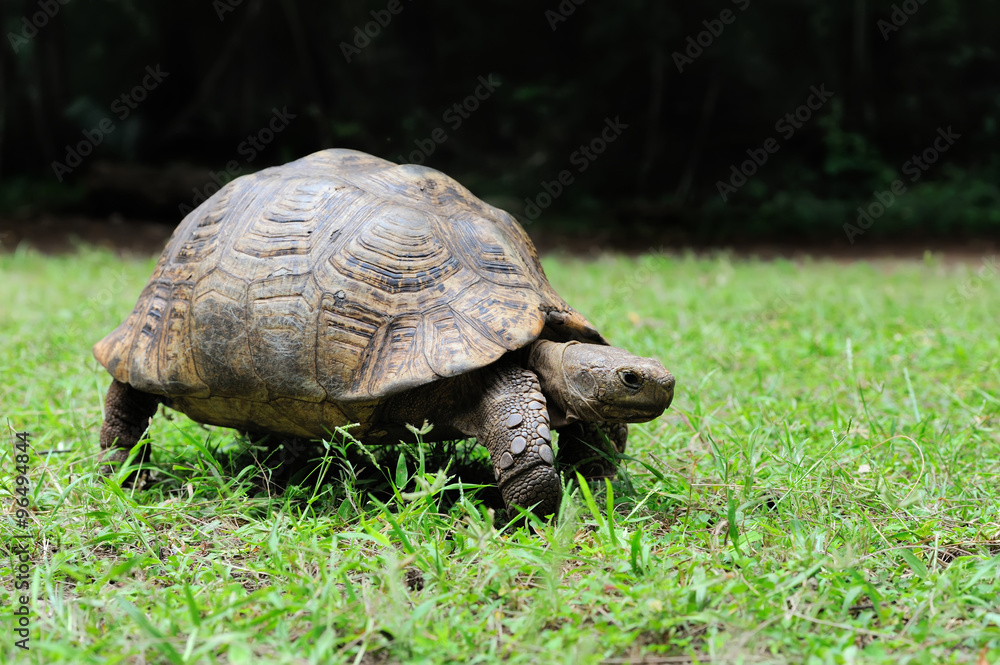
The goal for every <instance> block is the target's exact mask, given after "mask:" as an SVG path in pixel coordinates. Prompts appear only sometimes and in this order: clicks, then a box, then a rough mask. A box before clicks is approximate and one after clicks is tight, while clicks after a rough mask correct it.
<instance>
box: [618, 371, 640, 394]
mask: <svg viewBox="0 0 1000 665" xmlns="http://www.w3.org/2000/svg"><path fill="white" fill-rule="evenodd" d="M618 376H619V377H620V378H621V380H622V383H624V384H625V385H626V386H628V387H629V388H632V389H633V390H638V389H639V388H641V387H642V377H641V376H639V375H638V374H636V373H635V372H633V371H632V370H630V369H620V370H618Z"/></svg>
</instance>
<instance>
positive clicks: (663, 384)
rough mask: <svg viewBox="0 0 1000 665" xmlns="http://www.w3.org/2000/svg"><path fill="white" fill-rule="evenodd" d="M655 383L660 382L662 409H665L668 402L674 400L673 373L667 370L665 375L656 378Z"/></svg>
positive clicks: (668, 404)
mask: <svg viewBox="0 0 1000 665" xmlns="http://www.w3.org/2000/svg"><path fill="white" fill-rule="evenodd" d="M657 383H659V384H660V388H661V389H662V391H663V410H664V411H666V410H667V407H669V406H670V403H671V402H672V401H674V375H673V374H671V373H670V372H667V373H666V376H661V377H659V379H657Z"/></svg>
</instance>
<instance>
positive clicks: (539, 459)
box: [455, 363, 562, 516]
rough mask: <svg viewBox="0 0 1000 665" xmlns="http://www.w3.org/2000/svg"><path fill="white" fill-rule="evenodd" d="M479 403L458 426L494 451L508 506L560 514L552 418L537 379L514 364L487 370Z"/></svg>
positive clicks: (504, 364) (542, 513)
mask: <svg viewBox="0 0 1000 665" xmlns="http://www.w3.org/2000/svg"><path fill="white" fill-rule="evenodd" d="M483 378H484V379H485V383H486V385H485V386H484V390H483V394H482V397H481V399H480V400H479V402H478V404H477V405H475V406H474V407H473V408H472V409H471V411H470V412H468V413H467V414H465V415H464V416H463V417H460V419H459V422H457V423H455V424H456V425H457V426H458V427H459V429H462V430H463V431H466V432H467V433H470V434H471V435H472V436H475V437H476V440H477V441H478V442H479V443H480V444H482V445H483V446H485V447H486V448H487V449H488V450H489V451H490V459H491V460H492V462H493V470H494V473H495V474H496V478H497V484H498V485H499V487H500V493H501V494H502V495H503V499H504V503H505V504H506V505H507V506H508V508H509V507H512V506H520V507H522V508H530V507H532V506H534V508H533V512H534V513H535V514H536V515H540V516H546V515H554V514H556V513H557V512H558V511H559V501H560V498H561V497H562V485H561V483H560V481H559V474H557V473H556V471H555V468H554V467H553V462H554V459H553V455H552V446H551V443H552V439H551V435H550V433H549V414H548V409H547V408H546V405H545V397H544V396H543V395H542V391H541V386H540V385H539V383H538V377H537V376H536V375H535V374H534V372H531V371H529V370H526V369H523V368H521V367H518V366H517V365H514V364H513V363H498V364H497V365H494V366H493V367H490V368H487V369H486V370H484V374H483Z"/></svg>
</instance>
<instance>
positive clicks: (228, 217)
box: [94, 150, 603, 402]
mask: <svg viewBox="0 0 1000 665" xmlns="http://www.w3.org/2000/svg"><path fill="white" fill-rule="evenodd" d="M560 312H562V313H564V314H560ZM547 314H548V323H549V324H550V329H551V324H553V323H554V322H559V321H560V320H561V321H562V325H560V326H558V327H559V328H560V329H561V330H560V335H556V336H562V337H564V338H565V337H574V338H578V339H582V340H586V341H591V342H597V343H603V339H602V338H601V337H600V335H599V334H598V333H597V332H596V330H594V329H593V327H592V326H591V325H590V324H589V323H588V322H587V321H586V319H584V318H583V316H581V315H580V314H578V313H576V312H574V311H572V310H571V309H570V308H569V307H568V305H567V304H566V303H565V302H564V301H563V300H562V298H560V297H559V295H558V294H556V293H555V291H554V290H553V289H552V287H551V285H550V284H549V283H548V280H546V278H545V274H544V273H543V272H542V268H541V265H540V264H539V262H538V257H537V255H536V253H535V249H534V247H533V246H532V244H531V241H530V240H529V239H528V236H527V235H526V234H525V232H524V230H523V229H522V228H521V227H520V225H519V224H518V223H517V222H516V221H515V220H514V219H513V218H512V217H511V216H510V215H509V214H507V213H506V212H503V211H502V210H499V209H497V208H494V207H492V206H490V205H488V204H486V203H484V202H483V201H480V200H479V199H478V198H476V197H475V196H473V195H472V193H470V192H469V191H468V190H467V189H465V188H464V187H462V186H461V185H460V184H458V183H457V182H455V181H454V180H452V179H451V178H450V177H448V176H446V175H445V174H443V173H440V172H438V171H435V170H433V169H429V168H425V167H421V166H414V165H403V166H397V165H395V164H393V163H391V162H388V161H385V160H383V159H379V158H376V157H372V156H370V155H366V154H364V153H360V152H355V151H352V150H324V151H321V152H317V153H314V154H312V155H309V156H307V157H304V158H302V159H299V160H297V161H294V162H291V163H289V164H285V165H283V166H278V167H274V168H269V169H266V170H264V171H261V172H259V173H256V174H252V175H248V176H244V177H241V178H237V179H236V180H234V181H232V182H231V183H229V184H227V185H226V186H225V187H223V188H222V189H221V190H220V191H219V192H217V193H216V194H215V195H214V196H212V198H210V199H209V200H208V201H206V202H205V203H204V204H202V205H201V206H199V207H198V208H197V209H196V210H194V211H193V212H192V213H191V214H189V215H188V216H187V217H186V218H185V219H184V220H183V221H182V222H181V224H180V225H179V226H178V227H177V230H176V231H175V232H174V234H173V236H172V237H171V239H170V242H169V243H168V245H167V247H166V249H165V250H164V251H163V254H162V256H161V257H160V260H159V263H158V264H157V266H156V269H155V271H154V272H153V276H152V277H151V278H150V280H149V283H148V284H147V285H146V288H145V289H144V290H143V292H142V295H141V296H140V297H139V301H138V302H137V303H136V306H135V308H134V309H133V310H132V313H131V314H130V315H129V317H128V318H127V319H126V320H125V321H124V322H123V323H122V324H121V325H120V326H118V328H116V329H115V330H114V331H113V332H111V334H109V335H108V336H107V337H105V338H104V339H103V340H101V341H100V342H98V343H97V344H96V345H95V346H94V355H95V357H96V358H97V360H98V361H99V362H100V363H101V364H102V365H104V367H106V368H107V369H108V371H109V372H110V373H111V374H112V375H113V376H114V377H115V378H116V379H118V380H119V381H122V382H125V383H129V384H131V385H132V386H134V387H136V388H138V389H140V390H143V391H146V392H152V393H157V394H161V395H168V396H178V397H180V396H187V397H191V398H206V397H238V398H242V399H246V400H251V401H267V400H271V399H276V398H291V399H296V400H304V401H307V402H322V401H335V402H350V401H360V400H371V399H373V398H380V397H384V396H386V395H390V394H393V393H396V392H399V391H402V390H405V389H407V388H412V387H415V386H419V385H423V384H425V383H427V382H430V381H434V380H436V379H439V378H442V377H449V376H455V375H457V374H461V373H463V372H467V371H470V370H473V369H476V368H480V367H483V366H486V365H488V364H490V363H492V362H494V361H495V360H497V359H498V358H499V357H500V356H502V355H503V354H504V353H506V352H508V351H511V350H514V349H518V348H521V347H523V346H525V345H527V344H529V343H531V342H532V341H534V340H535V339H537V338H538V336H539V335H540V334H541V333H542V330H543V328H544V327H545V325H546V318H547Z"/></svg>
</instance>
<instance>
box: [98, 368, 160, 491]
mask: <svg viewBox="0 0 1000 665" xmlns="http://www.w3.org/2000/svg"><path fill="white" fill-rule="evenodd" d="M160 400H161V398H160V397H159V396H157V395H151V394H149V393H144V392H142V391H139V390H136V389H135V388H133V387H132V386H130V385H128V384H127V383H121V382H120V381H112V382H111V387H110V388H108V394H107V397H105V399H104V424H103V425H102V426H101V450H102V453H101V473H102V474H104V475H110V474H112V473H114V472H115V471H116V470H117V468H118V467H119V466H121V465H122V464H124V463H125V460H127V459H128V454H129V451H130V450H131V449H132V447H133V446H135V444H137V443H139V440H140V439H141V438H142V435H143V434H145V433H146V429H147V428H148V427H149V419H150V418H152V417H153V416H154V415H155V414H156V409H157V407H158V406H159V404H160ZM149 452H150V447H149V444H148V443H147V444H145V445H143V446H142V448H141V449H140V452H139V457H138V458H137V460H136V461H137V462H139V463H145V462H148V461H149ZM134 480H135V474H131V475H129V477H128V479H127V480H126V482H132V481H134Z"/></svg>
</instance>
